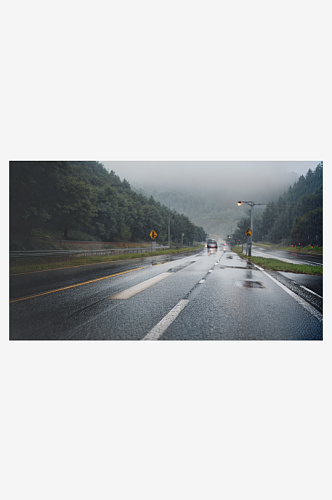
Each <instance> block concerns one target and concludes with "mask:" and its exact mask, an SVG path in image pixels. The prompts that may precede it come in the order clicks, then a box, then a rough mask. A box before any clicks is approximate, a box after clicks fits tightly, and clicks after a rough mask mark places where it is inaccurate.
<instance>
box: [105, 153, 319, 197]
mask: <svg viewBox="0 0 332 500" xmlns="http://www.w3.org/2000/svg"><path fill="white" fill-rule="evenodd" d="M319 161H320V160H317V161H101V163H103V165H104V166H105V167H106V168H107V169H109V170H114V172H115V173H116V174H117V175H118V176H119V177H120V178H121V180H123V179H124V178H125V179H127V181H128V182H129V183H130V184H131V185H133V186H135V187H143V186H144V185H145V186H146V185H151V186H154V187H155V188H156V189H157V190H164V189H168V188H176V189H195V190H202V191H206V190H213V191H216V190H218V189H220V190H221V191H224V190H225V189H227V190H233V191H234V196H235V198H236V197H238V196H239V197H242V196H244V195H247V196H248V198H250V193H251V192H253V191H254V192H259V191H261V190H264V189H267V190H270V189H275V188H278V187H279V186H281V187H282V186H283V185H284V183H285V181H287V179H289V178H292V179H294V176H289V175H286V174H287V173H288V174H289V173H291V172H295V173H297V174H298V176H300V175H305V174H306V173H307V171H308V170H309V168H311V170H315V168H316V166H317V165H318V163H319ZM296 180H297V179H296V178H295V179H294V180H293V181H292V183H293V182H295V181H296Z"/></svg>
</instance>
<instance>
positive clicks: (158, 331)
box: [142, 299, 189, 340]
mask: <svg viewBox="0 0 332 500" xmlns="http://www.w3.org/2000/svg"><path fill="white" fill-rule="evenodd" d="M187 304H189V300H185V299H182V300H180V302H178V303H177V304H176V306H174V307H173V309H171V310H170V312H169V313H168V314H166V316H165V317H164V318H163V319H162V320H161V321H159V323H157V324H156V326H155V327H153V328H152V330H150V332H149V333H148V334H147V335H145V337H143V338H142V340H158V339H159V338H160V337H161V336H162V334H163V333H164V332H165V330H167V328H168V327H169V325H170V324H171V323H173V321H174V320H175V319H176V318H177V316H178V315H179V314H180V312H181V311H182V309H184V308H185V307H186V305H187Z"/></svg>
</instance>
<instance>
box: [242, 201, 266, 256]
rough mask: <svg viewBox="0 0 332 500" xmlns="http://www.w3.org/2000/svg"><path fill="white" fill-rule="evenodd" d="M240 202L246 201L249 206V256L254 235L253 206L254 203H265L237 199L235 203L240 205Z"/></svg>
mask: <svg viewBox="0 0 332 500" xmlns="http://www.w3.org/2000/svg"><path fill="white" fill-rule="evenodd" d="M242 203H246V204H247V205H249V206H250V209H251V210H250V225H251V228H250V229H251V236H250V237H249V238H250V239H249V257H251V247H252V241H253V237H254V206H255V205H265V203H255V202H253V201H238V202H237V204H238V205H239V206H241V205H242Z"/></svg>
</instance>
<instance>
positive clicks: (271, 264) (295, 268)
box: [232, 247, 323, 276]
mask: <svg viewBox="0 0 332 500" xmlns="http://www.w3.org/2000/svg"><path fill="white" fill-rule="evenodd" d="M232 252H235V253H237V254H238V255H239V256H240V257H241V258H243V259H246V260H248V261H249V262H252V263H253V264H257V265H258V266H260V267H262V268H263V269H265V270H267V271H284V272H288V273H298V274H313V275H320V276H322V275H323V266H308V265H305V264H289V263H288V262H283V261H281V260H277V259H265V258H264V257H247V256H246V255H245V254H243V253H242V252H241V251H240V250H239V249H237V248H236V247H233V248H232Z"/></svg>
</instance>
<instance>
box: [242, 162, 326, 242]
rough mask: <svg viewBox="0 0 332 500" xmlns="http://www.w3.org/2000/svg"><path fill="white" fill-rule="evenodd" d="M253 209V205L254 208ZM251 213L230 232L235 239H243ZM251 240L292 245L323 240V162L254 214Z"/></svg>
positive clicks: (248, 225)
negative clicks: (258, 212) (262, 210)
mask: <svg viewBox="0 0 332 500" xmlns="http://www.w3.org/2000/svg"><path fill="white" fill-rule="evenodd" d="M254 210H255V209H254ZM248 227H250V217H246V218H244V219H242V220H241V221H240V222H239V223H238V226H237V230H236V232H235V233H234V234H233V239H235V241H238V240H241V241H243V240H244V239H245V235H244V232H245V231H246V229H247V228H248ZM253 240H254V241H268V242H271V243H284V244H289V245H290V244H292V245H300V246H306V245H308V244H309V245H318V246H322V244H323V163H322V162H321V163H319V164H318V165H317V167H316V169H315V170H314V171H312V170H311V169H309V170H308V172H307V174H306V176H303V175H301V177H300V178H299V180H298V181H297V182H295V183H294V184H293V186H290V187H289V188H288V190H287V191H286V192H284V194H283V195H282V196H280V197H279V199H278V201H276V202H273V201H272V202H270V203H268V204H267V206H266V209H265V210H264V212H263V213H262V214H260V215H258V216H256V217H255V212H254V232H253Z"/></svg>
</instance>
